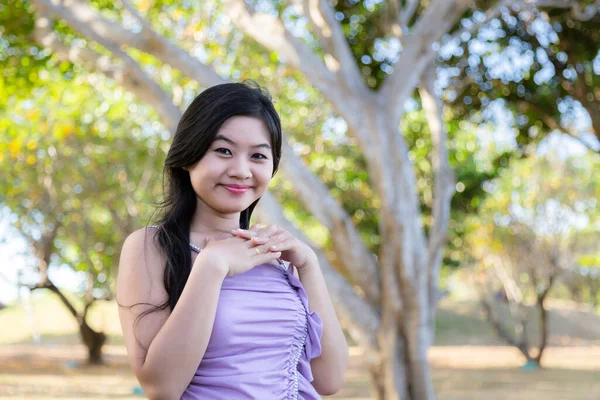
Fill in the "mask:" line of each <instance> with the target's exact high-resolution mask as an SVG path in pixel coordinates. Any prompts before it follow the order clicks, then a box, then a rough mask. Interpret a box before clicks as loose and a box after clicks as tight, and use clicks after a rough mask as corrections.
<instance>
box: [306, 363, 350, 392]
mask: <svg viewBox="0 0 600 400" xmlns="http://www.w3.org/2000/svg"><path fill="white" fill-rule="evenodd" d="M345 380H346V367H345V366H344V367H343V368H340V369H339V370H338V371H336V372H334V373H332V374H331V375H329V376H327V378H326V379H321V380H320V381H319V382H316V381H315V382H313V384H314V386H315V389H316V391H317V393H319V394H320V395H322V396H333V395H334V394H336V393H337V392H339V391H340V390H341V389H342V387H343V386H344V382H345Z"/></svg>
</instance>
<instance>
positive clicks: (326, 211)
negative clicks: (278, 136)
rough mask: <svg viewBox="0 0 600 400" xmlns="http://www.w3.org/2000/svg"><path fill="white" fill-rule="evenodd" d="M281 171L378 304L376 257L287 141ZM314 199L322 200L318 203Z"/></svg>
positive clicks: (369, 296) (350, 270) (371, 300)
mask: <svg viewBox="0 0 600 400" xmlns="http://www.w3.org/2000/svg"><path fill="white" fill-rule="evenodd" d="M283 153H284V154H283V159H285V160H286V162H285V163H283V164H282V172H283V173H284V174H285V175H286V176H287V177H288V178H289V179H290V180H291V181H292V182H294V190H295V191H296V193H298V195H299V197H300V200H301V201H302V203H303V204H304V206H305V207H306V208H307V209H308V210H309V211H310V212H311V214H312V215H314V216H315V218H317V219H318V220H319V221H320V222H321V223H322V224H323V225H324V226H325V227H326V228H327V229H328V230H329V231H330V233H331V241H332V242H333V246H334V249H335V251H336V255H337V256H338V257H339V258H340V259H341V261H342V262H343V264H344V266H345V267H346V268H347V269H348V271H349V272H350V274H351V275H352V278H353V281H354V282H356V283H357V284H358V286H360V288H361V289H362V290H363V291H364V292H365V295H366V297H367V299H368V300H369V302H370V303H371V304H377V303H378V302H379V270H378V266H377V263H376V262H375V258H374V255H373V254H372V253H371V251H369V249H368V248H366V247H365V245H364V243H363V241H362V239H361V237H360V235H359V233H358V231H357V230H356V227H355V225H354V223H353V222H352V219H351V218H350V216H349V215H348V213H347V212H346V210H344V208H343V207H342V206H341V205H340V204H339V202H338V201H337V200H336V199H335V198H334V197H333V196H332V195H331V194H330V193H329V189H328V188H327V187H326V186H325V185H324V184H323V183H322V182H321V181H320V180H319V179H318V178H317V176H316V175H315V174H314V173H313V172H312V171H311V170H310V169H308V167H307V166H306V164H304V162H303V161H302V159H301V158H300V157H298V156H297V155H296V153H294V150H293V149H292V148H291V147H290V146H289V144H288V142H287V141H286V140H284V142H283ZM315 198H317V199H319V201H315Z"/></svg>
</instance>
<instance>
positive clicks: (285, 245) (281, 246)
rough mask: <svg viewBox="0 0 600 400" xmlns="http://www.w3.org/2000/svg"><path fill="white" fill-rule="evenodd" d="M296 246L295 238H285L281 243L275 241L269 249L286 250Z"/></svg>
mask: <svg viewBox="0 0 600 400" xmlns="http://www.w3.org/2000/svg"><path fill="white" fill-rule="evenodd" d="M293 247H294V240H293V239H285V240H283V241H281V242H279V243H275V244H272V245H270V246H269V251H271V252H273V251H286V250H289V249H291V248H293Z"/></svg>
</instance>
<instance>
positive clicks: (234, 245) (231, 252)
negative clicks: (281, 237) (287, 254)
mask: <svg viewBox="0 0 600 400" xmlns="http://www.w3.org/2000/svg"><path fill="white" fill-rule="evenodd" d="M274 244H275V241H274V240H273V239H271V238H269V237H266V236H264V235H254V236H252V237H251V238H248V239H246V238H242V237H236V236H233V237H229V238H227V239H221V240H209V241H208V242H207V243H206V246H204V249H203V250H202V251H201V252H200V254H199V255H198V257H196V262H198V260H199V259H206V257H208V259H209V260H211V261H214V262H215V264H216V265H218V266H219V267H220V268H223V269H224V271H223V272H224V273H225V274H226V275H227V276H233V275H237V274H241V273H243V272H246V271H248V270H249V269H252V268H253V267H255V266H256V265H260V264H266V263H270V262H272V261H274V260H277V259H278V258H279V257H280V256H281V252H280V251H272V250H271V249H270V247H271V246H273V245H274Z"/></svg>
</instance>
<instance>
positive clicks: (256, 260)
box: [252, 252, 281, 265]
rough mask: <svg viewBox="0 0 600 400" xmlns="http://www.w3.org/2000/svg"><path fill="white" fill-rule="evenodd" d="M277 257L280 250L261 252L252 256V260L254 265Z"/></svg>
mask: <svg viewBox="0 0 600 400" xmlns="http://www.w3.org/2000/svg"><path fill="white" fill-rule="evenodd" d="M279 257H281V252H274V253H273V252H268V253H261V254H259V255H256V256H254V257H252V262H253V263H255V265H259V264H265V263H268V262H271V261H274V260H277V259H278V258H279Z"/></svg>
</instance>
